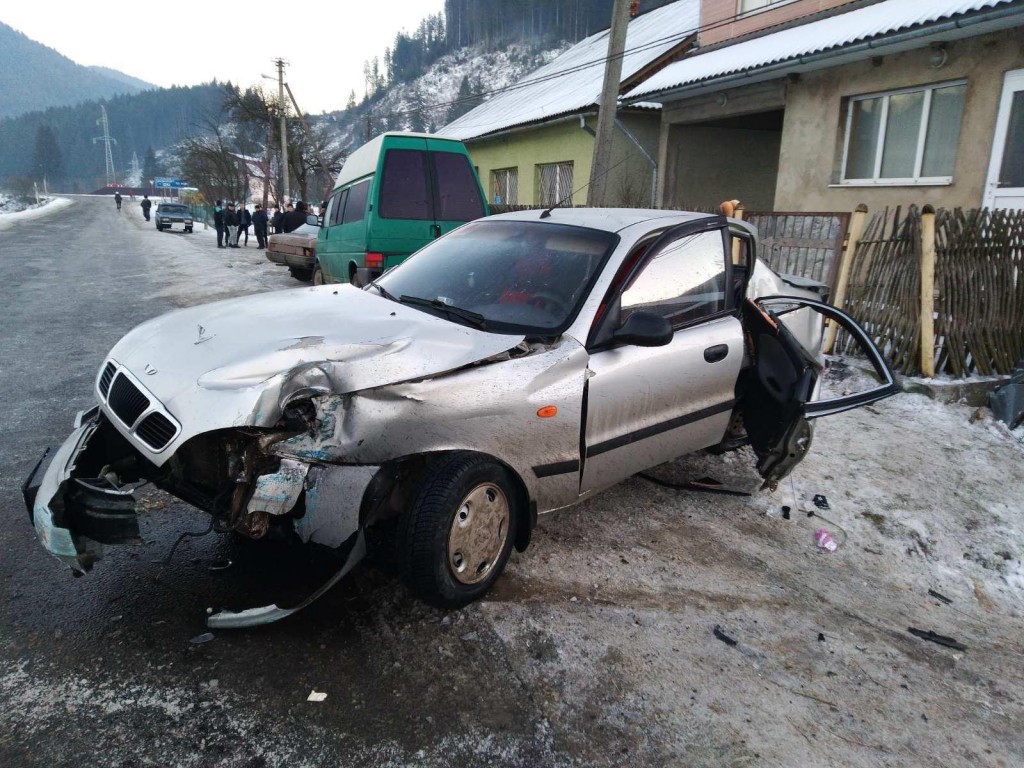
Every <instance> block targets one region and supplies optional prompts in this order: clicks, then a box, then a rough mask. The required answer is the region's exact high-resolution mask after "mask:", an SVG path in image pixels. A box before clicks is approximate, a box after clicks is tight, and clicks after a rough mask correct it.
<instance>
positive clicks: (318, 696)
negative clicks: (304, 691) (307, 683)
mask: <svg viewBox="0 0 1024 768" xmlns="http://www.w3.org/2000/svg"><path fill="white" fill-rule="evenodd" d="M326 698H327V694H326V693H324V692H323V691H318V690H317V689H316V688H314V689H313V690H311V691H310V692H309V696H307V697H306V701H323V700H324V699H326Z"/></svg>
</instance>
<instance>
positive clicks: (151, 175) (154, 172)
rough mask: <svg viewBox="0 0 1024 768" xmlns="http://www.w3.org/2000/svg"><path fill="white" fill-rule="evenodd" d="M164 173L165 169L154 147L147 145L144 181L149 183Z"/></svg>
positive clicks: (144, 160)
mask: <svg viewBox="0 0 1024 768" xmlns="http://www.w3.org/2000/svg"><path fill="white" fill-rule="evenodd" d="M162 175H163V171H162V170H161V168H160V164H159V163H157V161H156V152H154V151H153V147H146V156H145V158H143V160H142V183H143V184H144V185H145V184H149V183H150V182H152V181H153V179H155V178H156V177H157V176H162Z"/></svg>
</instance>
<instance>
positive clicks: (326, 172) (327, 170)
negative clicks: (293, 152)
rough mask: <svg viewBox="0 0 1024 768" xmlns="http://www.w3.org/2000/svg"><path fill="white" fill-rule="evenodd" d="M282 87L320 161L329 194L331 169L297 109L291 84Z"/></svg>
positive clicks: (297, 103)
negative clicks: (285, 90)
mask: <svg viewBox="0 0 1024 768" xmlns="http://www.w3.org/2000/svg"><path fill="white" fill-rule="evenodd" d="M284 87H285V88H286V89H287V91H288V98H289V99H291V100H292V106H293V107H295V114H297V115H298V116H299V124H300V125H301V126H302V131H303V133H305V134H306V141H308V142H309V146H310V147H312V149H313V153H314V154H315V155H316V161H317V162H318V163H320V170H322V171H323V173H324V175H325V176H326V177H327V194H328V195H330V193H331V189H332V188H333V187H334V175H333V174H332V173H331V169H330V168H328V167H327V162H326V161H325V160H324V156H323V155H322V154H320V147H318V146H317V144H316V141H315V140H314V138H313V132H312V131H311V130H309V124H308V123H306V118H305V117H304V116H303V115H302V110H301V109H299V102H297V101H296V100H295V94H294V93H292V89H291V86H290V85H288V83H285V84H284Z"/></svg>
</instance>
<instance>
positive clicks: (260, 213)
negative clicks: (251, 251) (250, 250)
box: [252, 203, 267, 248]
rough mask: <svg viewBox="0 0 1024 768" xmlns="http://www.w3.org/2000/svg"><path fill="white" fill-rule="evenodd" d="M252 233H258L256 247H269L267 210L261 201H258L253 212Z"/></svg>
mask: <svg viewBox="0 0 1024 768" xmlns="http://www.w3.org/2000/svg"><path fill="white" fill-rule="evenodd" d="M252 233H253V234H254V235H256V247H257V248H266V247H267V212H266V211H264V210H263V208H262V207H261V206H260V204H259V203H256V210H255V211H253V212H252Z"/></svg>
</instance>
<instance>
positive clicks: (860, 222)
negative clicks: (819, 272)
mask: <svg viewBox="0 0 1024 768" xmlns="http://www.w3.org/2000/svg"><path fill="white" fill-rule="evenodd" d="M867 215H868V207H867V206H866V205H864V203H861V204H860V205H858V206H857V209H856V210H855V211H854V212H853V216H851V217H850V234H849V237H848V238H847V240H846V250H844V251H843V255H842V258H841V259H840V261H839V279H838V280H837V281H836V295H835V296H833V297H832V306H833V307H836V308H837V309H842V308H843V302H844V301H845V300H846V287H847V285H848V284H849V282H850V268H851V267H852V265H853V257H854V255H855V254H856V253H857V244H858V243H859V242H860V237H861V235H862V234H864V221H865V220H866V219H867ZM838 331H839V326H838V325H836V324H835V323H829V324H828V334H827V335H826V336H825V344H824V346H823V347H822V350H823V351H824V352H825V354H826V355H827V354H830V353H831V352H832V347H833V345H834V344H835V343H836V333H837V332H838Z"/></svg>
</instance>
